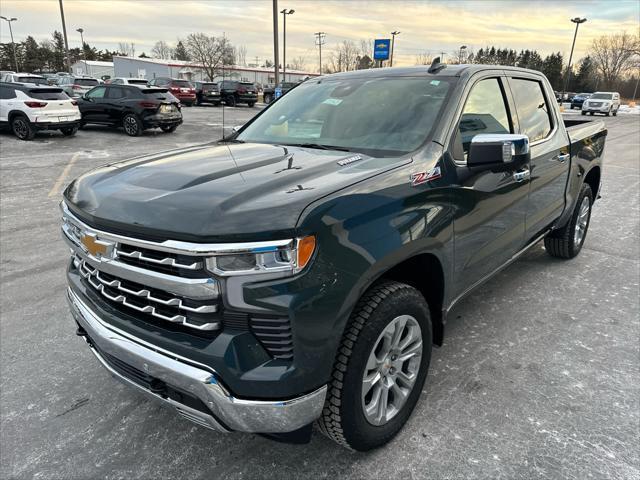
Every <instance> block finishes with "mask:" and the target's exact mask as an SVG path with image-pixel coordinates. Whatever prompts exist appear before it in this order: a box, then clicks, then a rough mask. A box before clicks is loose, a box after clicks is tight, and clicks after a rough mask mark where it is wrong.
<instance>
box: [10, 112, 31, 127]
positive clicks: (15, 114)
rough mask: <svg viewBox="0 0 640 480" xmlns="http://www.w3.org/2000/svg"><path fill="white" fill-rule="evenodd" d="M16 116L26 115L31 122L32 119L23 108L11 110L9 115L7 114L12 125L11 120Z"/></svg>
mask: <svg viewBox="0 0 640 480" xmlns="http://www.w3.org/2000/svg"><path fill="white" fill-rule="evenodd" d="M16 116H22V117H25V118H26V119H27V120H29V122H31V120H30V119H29V115H27V114H26V113H24V112H23V111H22V110H11V111H10V112H9V115H7V121H8V122H9V125H11V122H12V121H13V119H14V118H15V117H16Z"/></svg>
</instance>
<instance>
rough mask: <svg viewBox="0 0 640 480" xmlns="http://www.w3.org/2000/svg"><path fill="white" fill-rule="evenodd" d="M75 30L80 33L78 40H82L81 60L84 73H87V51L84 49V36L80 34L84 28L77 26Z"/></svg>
mask: <svg viewBox="0 0 640 480" xmlns="http://www.w3.org/2000/svg"><path fill="white" fill-rule="evenodd" d="M76 32H79V33H80V41H81V42H82V61H83V62H84V74H85V75H88V74H89V72H87V52H85V51H84V36H83V35H82V34H83V33H84V28H77V29H76Z"/></svg>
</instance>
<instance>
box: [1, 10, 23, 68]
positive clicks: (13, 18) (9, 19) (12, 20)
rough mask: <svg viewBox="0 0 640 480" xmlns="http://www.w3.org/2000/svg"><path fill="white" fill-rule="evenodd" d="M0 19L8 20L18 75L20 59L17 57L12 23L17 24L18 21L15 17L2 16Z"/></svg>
mask: <svg viewBox="0 0 640 480" xmlns="http://www.w3.org/2000/svg"><path fill="white" fill-rule="evenodd" d="M0 18H1V19H2V20H6V21H7V23H8V24H9V33H10V34H11V49H12V50H13V63H14V66H15V67H16V73H17V72H18V70H19V68H18V57H17V56H16V44H15V43H14V42H13V30H12V29H11V22H15V21H16V20H18V19H17V18H15V17H12V18H7V17H2V16H0Z"/></svg>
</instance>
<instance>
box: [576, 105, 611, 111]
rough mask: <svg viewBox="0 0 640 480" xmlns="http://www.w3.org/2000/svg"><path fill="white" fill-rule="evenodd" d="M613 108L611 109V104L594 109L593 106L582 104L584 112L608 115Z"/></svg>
mask: <svg viewBox="0 0 640 480" xmlns="http://www.w3.org/2000/svg"><path fill="white" fill-rule="evenodd" d="M611 108H612V107H611V105H610V104H607V105H601V106H598V107H593V106H591V105H585V104H582V111H583V112H597V113H607V112H608V111H609V110H610V109H611Z"/></svg>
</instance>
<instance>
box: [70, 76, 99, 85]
mask: <svg viewBox="0 0 640 480" xmlns="http://www.w3.org/2000/svg"><path fill="white" fill-rule="evenodd" d="M73 83H74V84H75V85H82V86H83V87H92V86H94V85H98V84H99V83H100V82H98V80H96V79H95V78H76V79H75V80H74V81H73Z"/></svg>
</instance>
